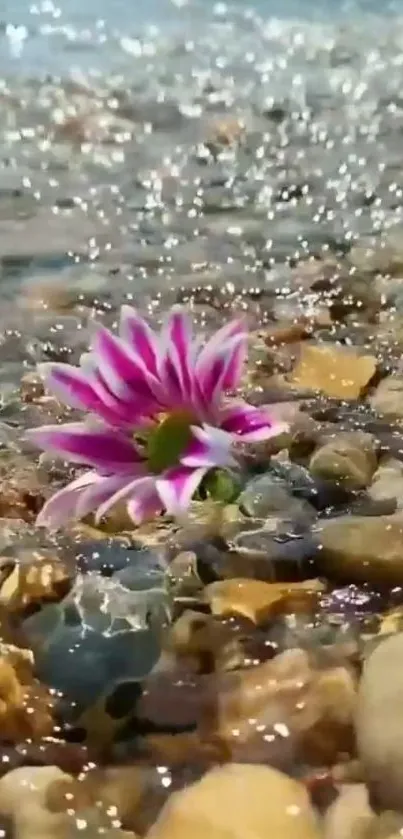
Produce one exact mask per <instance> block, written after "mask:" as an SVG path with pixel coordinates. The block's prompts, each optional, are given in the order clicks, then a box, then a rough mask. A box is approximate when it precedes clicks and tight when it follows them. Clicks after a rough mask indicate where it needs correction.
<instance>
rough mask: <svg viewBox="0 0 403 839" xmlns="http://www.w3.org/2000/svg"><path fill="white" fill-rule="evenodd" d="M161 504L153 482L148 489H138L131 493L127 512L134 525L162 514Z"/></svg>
mask: <svg viewBox="0 0 403 839" xmlns="http://www.w3.org/2000/svg"><path fill="white" fill-rule="evenodd" d="M162 509H163V507H162V502H161V499H160V497H159V495H158V493H157V490H156V488H155V481H153V482H152V484H150V487H149V488H146V489H145V488H144V487H140V488H139V489H138V490H137V491H136V489H135V490H134V492H133V495H131V496H130V499H129V501H128V502H127V512H128V513H129V516H130V518H131V519H132V521H133V522H134V524H136V525H138V524H141V523H142V522H143V521H147V520H149V519H152V518H154V516H158V515H159V514H160V513H162Z"/></svg>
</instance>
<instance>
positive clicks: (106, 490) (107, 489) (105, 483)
mask: <svg viewBox="0 0 403 839" xmlns="http://www.w3.org/2000/svg"><path fill="white" fill-rule="evenodd" d="M132 481H133V477H132V475H130V476H129V475H109V476H106V477H101V476H100V480H99V481H98V482H96V483H94V484H92V485H90V486H89V487H87V489H86V490H85V492H83V493H82V494H81V496H80V498H79V500H78V503H77V509H76V515H77V518H79V519H82V518H84V516H87V515H88V513H92V512H95V511H97V510H98V509H99V507H100V506H101V505H104V504H105V503H106V502H108V501H109V499H110V498H111V497H112V496H114V495H115V494H116V493H117V492H119V491H120V490H122V489H124V488H125V487H126V486H127V485H128V484H129V483H132Z"/></svg>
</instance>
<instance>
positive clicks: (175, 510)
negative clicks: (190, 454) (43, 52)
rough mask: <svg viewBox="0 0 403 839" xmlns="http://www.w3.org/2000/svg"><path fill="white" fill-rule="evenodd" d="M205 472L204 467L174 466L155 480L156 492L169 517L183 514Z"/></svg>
mask: <svg viewBox="0 0 403 839" xmlns="http://www.w3.org/2000/svg"><path fill="white" fill-rule="evenodd" d="M206 472H207V468H205V467H200V468H199V469H192V468H189V467H187V466H174V467H172V469H167V470H166V471H165V472H163V473H162V475H161V477H160V478H157V480H156V486H157V491H158V494H159V496H160V498H161V501H162V503H163V505H164V507H165V509H166V511H167V513H168V514H169V515H171V516H176V515H180V514H181V513H183V512H185V510H186V509H187V508H188V506H189V504H190V502H191V500H192V497H193V495H194V493H195V492H196V490H197V488H198V486H199V484H200V482H201V481H202V479H203V478H204V475H205V474H206Z"/></svg>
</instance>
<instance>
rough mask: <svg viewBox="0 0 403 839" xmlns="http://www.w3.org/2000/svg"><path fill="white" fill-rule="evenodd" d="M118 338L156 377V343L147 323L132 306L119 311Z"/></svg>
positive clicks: (123, 307) (125, 306) (126, 306)
mask: <svg viewBox="0 0 403 839" xmlns="http://www.w3.org/2000/svg"><path fill="white" fill-rule="evenodd" d="M119 331H120V337H121V338H122V339H123V341H125V342H126V343H127V344H129V346H130V347H132V348H133V350H134V351H135V353H136V354H137V355H139V356H140V358H142V359H143V361H144V364H145V366H146V367H147V369H148V370H149V372H150V373H152V374H153V375H157V360H158V342H157V337H156V335H155V333H154V332H153V330H152V329H151V327H150V326H149V325H148V323H147V321H145V320H144V318H142V317H141V316H140V315H139V314H138V312H136V310H135V309H133V307H132V306H128V305H124V306H122V308H121V310H120V330H119Z"/></svg>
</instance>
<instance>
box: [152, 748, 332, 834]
mask: <svg viewBox="0 0 403 839" xmlns="http://www.w3.org/2000/svg"><path fill="white" fill-rule="evenodd" d="M206 837H208V839H247V837H250V839H252V837H253V839H268V837H273V839H319V837H320V831H319V827H318V825H317V821H316V818H315V815H314V812H313V810H312V807H311V805H310V803H309V798H308V795H307V793H306V791H305V789H304V787H303V786H302V785H301V784H299V783H298V782H297V781H294V780H292V779H291V778H288V777H287V776H286V775H283V774H282V773H281V772H277V771H276V770H275V769H271V768H269V767H266V766H251V765H249V766H248V765H238V764H229V765H227V766H224V767H222V768H220V769H214V770H212V771H211V772H208V774H207V775H205V776H204V777H203V778H202V779H201V781H198V782H197V783H195V784H193V785H192V786H190V787H188V788H187V789H184V790H182V791H181V792H177V793H174V794H173V795H172V796H171V798H170V799H169V801H168V802H167V804H166V805H165V807H164V808H163V810H162V812H161V815H160V817H159V818H158V819H157V821H156V823H155V824H154V826H153V827H152V828H151V830H150V831H149V833H148V834H147V839H206Z"/></svg>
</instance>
